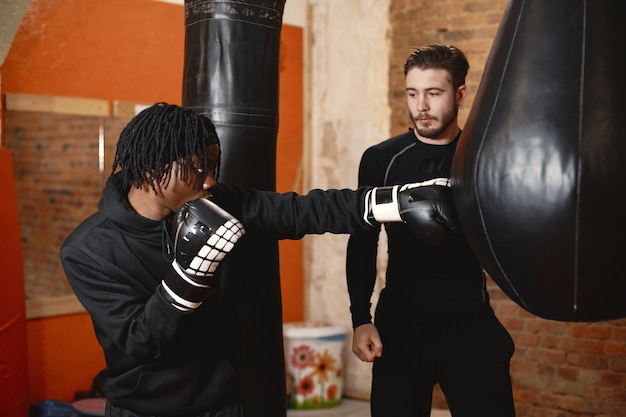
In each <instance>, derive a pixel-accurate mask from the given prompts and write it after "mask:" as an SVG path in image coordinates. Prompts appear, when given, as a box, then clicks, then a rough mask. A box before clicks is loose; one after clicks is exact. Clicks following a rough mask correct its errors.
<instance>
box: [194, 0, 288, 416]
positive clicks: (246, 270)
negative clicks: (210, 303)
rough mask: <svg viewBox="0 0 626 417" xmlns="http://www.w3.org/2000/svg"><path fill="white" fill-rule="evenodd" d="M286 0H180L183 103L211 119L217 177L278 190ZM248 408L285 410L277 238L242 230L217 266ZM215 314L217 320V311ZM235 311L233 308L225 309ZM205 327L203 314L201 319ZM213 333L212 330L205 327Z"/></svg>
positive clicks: (272, 412)
mask: <svg viewBox="0 0 626 417" xmlns="http://www.w3.org/2000/svg"><path fill="white" fill-rule="evenodd" d="M284 4H285V0H239V1H228V0H219V1H212V0H185V27H186V29H185V62H184V70H183V72H184V76H183V99H182V102H183V107H186V108H194V109H195V110H197V111H198V112H200V113H201V114H204V115H206V116H207V117H208V118H209V119H210V120H211V121H212V122H213V124H214V125H215V127H216V131H217V134H218V136H219V138H220V145H221V166H220V172H219V179H218V180H219V182H222V183H236V184H239V185H242V186H244V187H248V188H255V189H261V190H270V191H272V190H275V188H276V139H277V131H278V93H279V90H278V88H279V49H280V34H281V29H282V14H283V8H284ZM220 277H221V278H220V279H221V283H220V286H221V293H222V299H223V301H224V302H225V303H226V304H227V305H229V306H230V307H229V308H232V314H233V315H235V316H236V318H235V319H234V320H235V322H236V324H234V325H233V328H232V329H231V331H232V334H233V339H234V341H219V343H222V342H224V343H231V342H232V343H235V345H233V351H232V352H230V353H231V355H232V356H233V357H236V358H235V362H236V366H237V367H238V368H239V370H240V372H241V376H242V391H243V395H244V407H245V410H246V415H250V416H261V417H263V416H267V417H280V416H285V415H286V398H285V397H286V388H285V360H284V350H283V349H284V348H283V335H282V305H281V292H280V278H279V263H278V242H277V241H275V240H274V241H272V240H269V239H264V238H263V237H259V238H253V237H252V236H247V238H246V239H245V241H243V240H242V242H241V243H240V244H239V245H238V247H237V252H236V253H233V254H231V255H229V258H228V262H226V263H225V264H224V265H222V267H221V271H220ZM220 319H221V318H220V317H216V320H220ZM228 320H229V321H233V318H232V317H231V318H228ZM207 331H208V332H210V323H207ZM208 337H210V336H208Z"/></svg>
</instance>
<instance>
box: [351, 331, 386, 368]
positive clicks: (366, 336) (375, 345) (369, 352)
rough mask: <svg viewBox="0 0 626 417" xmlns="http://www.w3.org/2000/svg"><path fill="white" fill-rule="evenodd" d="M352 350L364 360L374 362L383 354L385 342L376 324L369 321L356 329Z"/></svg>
mask: <svg viewBox="0 0 626 417" xmlns="http://www.w3.org/2000/svg"><path fill="white" fill-rule="evenodd" d="M352 352H354V354H355V355H356V356H357V357H358V358H359V359H361V360H362V361H364V362H372V361H373V360H374V358H376V357H381V356H382V355H383V343H382V341H381V340H380V335H379V334H378V329H377V328H376V326H374V325H373V324H372V323H367V324H362V325H360V326H358V327H357V328H356V329H354V337H353V339H352Z"/></svg>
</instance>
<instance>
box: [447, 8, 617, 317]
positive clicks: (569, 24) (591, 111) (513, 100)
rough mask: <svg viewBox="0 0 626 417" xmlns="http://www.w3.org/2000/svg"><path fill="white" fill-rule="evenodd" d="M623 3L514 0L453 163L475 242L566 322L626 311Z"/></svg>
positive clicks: (520, 291)
mask: <svg viewBox="0 0 626 417" xmlns="http://www.w3.org/2000/svg"><path fill="white" fill-rule="evenodd" d="M624 16H626V2H622V1H616V0H593V1H585V0H550V1H542V0H511V1H509V3H508V5H507V8H506V10H505V12H504V15H503V18H502V21H501V23H500V27H499V29H498V32H497V34H496V38H495V41H494V44H493V46H492V49H491V51H490V54H489V57H488V60H487V63H486V66H485V70H484V73H483V76H482V80H481V82H480V86H479V89H478V91H477V95H476V98H475V101H474V104H473V105H472V109H471V111H470V114H469V117H468V120H467V123H466V125H465V128H464V130H463V134H462V136H461V139H460V142H459V146H458V148H457V153H456V154H455V158H454V161H453V166H452V183H453V196H454V198H455V202H456V204H457V209H458V211H459V217H460V220H461V224H462V226H463V228H464V230H465V233H466V236H467V238H468V240H469V242H470V245H471V246H472V248H473V249H474V251H475V252H476V255H477V256H478V258H479V260H480V261H481V262H482V264H483V266H484V268H485V270H486V271H487V272H488V273H489V275H490V276H491V277H492V278H493V279H494V281H495V282H496V283H497V284H498V285H499V286H500V288H501V289H502V290H503V291H504V292H505V293H506V294H507V295H508V296H509V297H510V298H511V299H513V300H514V301H515V302H517V303H518V304H519V305H520V306H521V307H523V308H524V309H526V310H527V311H529V312H531V313H533V314H535V315H537V316H540V317H543V318H547V319H553V320H559V321H581V322H583V321H599V320H609V319H615V318H622V317H626V255H625V253H624V252H625V251H626V222H625V221H624V214H625V213H626V139H625V138H624V133H623V130H624V127H623V126H624V122H625V121H626V117H625V116H626V111H625V110H624V109H625V108H626V107H625V106H624V104H623V103H624V97H626V25H625V24H624V22H623V19H624Z"/></svg>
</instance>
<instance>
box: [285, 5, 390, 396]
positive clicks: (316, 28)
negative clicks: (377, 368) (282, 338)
mask: <svg viewBox="0 0 626 417" xmlns="http://www.w3.org/2000/svg"><path fill="white" fill-rule="evenodd" d="M305 1H306V4H307V10H306V13H307V19H306V23H307V25H306V27H305V32H306V40H305V43H307V41H308V44H307V47H309V48H310V49H309V50H308V56H307V59H308V61H307V60H305V67H306V68H307V69H306V70H305V71H306V74H305V85H306V88H305V89H306V91H305V112H306V117H305V130H306V132H305V141H306V150H305V166H306V167H305V189H311V188H324V189H325V188H355V187H356V185H357V171H358V164H359V161H360V157H361V154H362V152H363V151H364V150H365V149H366V148H367V147H368V146H370V145H372V144H374V143H377V142H380V141H381V140H383V139H386V138H387V137H389V131H390V127H389V124H390V108H389V104H388V96H389V91H388V90H389V49H390V39H389V17H388V10H389V0H341V1H337V0H301V2H305ZM290 2H296V0H287V3H286V4H287V5H288V4H289V3H290ZM347 240H348V236H347V235H330V234H326V235H323V236H308V237H306V238H305V257H304V267H305V318H306V319H310V320H324V321H328V322H330V323H332V324H335V325H341V326H343V327H345V328H346V329H347V330H348V339H347V341H346V350H345V361H346V374H345V393H346V394H347V395H349V396H355V397H360V398H367V397H368V396H369V390H370V383H371V365H370V364H365V363H362V362H360V361H359V360H358V359H357V358H356V356H354V354H353V353H352V351H351V349H350V347H351V343H352V339H351V336H352V326H351V320H350V312H349V299H348V293H347V289H346V283H345V249H346V244H347ZM383 249H384V248H383Z"/></svg>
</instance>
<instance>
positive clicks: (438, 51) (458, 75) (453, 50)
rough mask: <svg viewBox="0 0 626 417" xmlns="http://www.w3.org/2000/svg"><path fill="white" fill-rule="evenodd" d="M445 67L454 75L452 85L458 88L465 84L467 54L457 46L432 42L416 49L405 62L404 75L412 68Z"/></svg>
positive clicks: (467, 67)
mask: <svg viewBox="0 0 626 417" xmlns="http://www.w3.org/2000/svg"><path fill="white" fill-rule="evenodd" d="M416 67H417V68H421V69H431V68H436V69H444V70H446V71H448V72H449V73H450V75H451V76H452V86H453V87H454V88H455V89H456V88H458V87H460V86H462V85H464V84H465V76H466V75H467V70H468V69H469V63H468V62H467V58H466V57H465V54H464V53H463V52H462V51H461V50H460V49H459V48H457V47H456V46H452V45H442V44H430V45H426V46H424V47H421V48H417V49H415V50H414V51H413V52H412V53H411V55H409V57H408V58H407V60H406V62H405V63H404V75H405V76H406V74H407V73H408V72H409V70H411V69H412V68H416Z"/></svg>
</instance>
